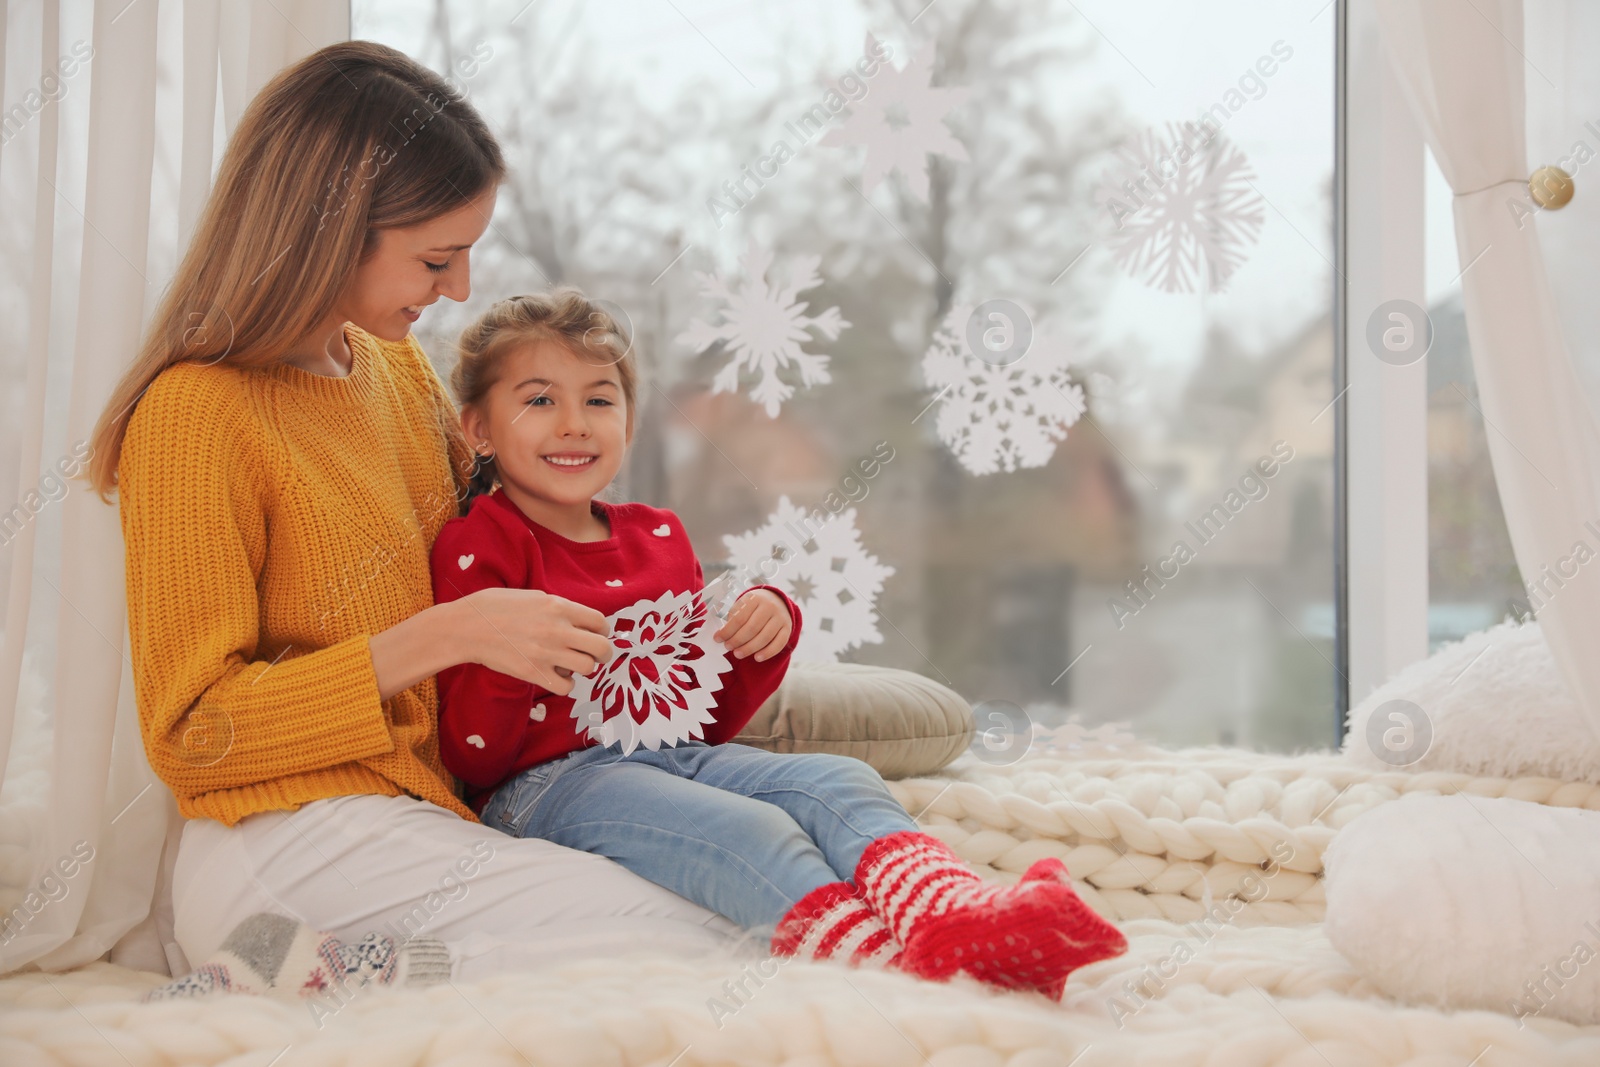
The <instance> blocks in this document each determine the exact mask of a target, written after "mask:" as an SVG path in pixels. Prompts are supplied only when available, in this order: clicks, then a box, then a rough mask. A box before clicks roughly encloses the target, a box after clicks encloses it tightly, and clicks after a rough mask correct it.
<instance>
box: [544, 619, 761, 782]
mask: <svg viewBox="0 0 1600 1067" xmlns="http://www.w3.org/2000/svg"><path fill="white" fill-rule="evenodd" d="M607 622H609V623H610V624H611V645H612V647H613V648H614V649H615V650H616V652H615V654H614V655H613V656H612V657H611V659H610V661H609V662H607V663H602V664H601V665H600V666H599V667H598V668H596V669H595V671H594V673H592V674H586V675H581V676H578V677H574V678H573V680H572V682H573V685H572V693H571V694H570V695H571V697H572V718H573V719H574V721H575V722H576V723H577V728H578V730H579V732H587V733H588V735H589V736H590V737H591V738H593V739H594V740H595V741H596V742H598V743H599V744H601V745H607V746H609V745H616V744H620V745H621V746H622V752H623V754H624V755H626V754H627V753H629V752H632V751H633V750H634V749H636V748H638V747H639V746H640V745H643V746H644V747H645V748H647V749H649V750H650V751H651V752H654V751H656V750H657V749H659V748H661V747H662V746H663V745H666V746H668V747H671V746H674V745H678V744H681V743H682V742H684V741H688V740H690V739H695V740H699V739H701V738H702V737H703V736H704V731H705V727H706V725H707V724H708V723H711V722H714V721H716V716H715V715H713V714H712V709H713V708H715V707H716V704H717V701H716V696H715V694H716V692H717V690H719V689H721V688H722V678H721V675H722V674H723V673H724V672H726V671H729V670H731V669H732V668H733V664H732V662H731V661H730V660H729V659H728V657H727V656H726V655H725V654H724V650H725V648H726V646H725V645H723V644H722V642H720V641H717V640H716V639H715V638H713V637H712V636H711V635H712V634H713V633H715V632H716V630H717V628H718V624H717V620H716V618H715V617H714V616H713V615H712V614H711V613H710V611H708V610H707V607H706V604H705V601H704V600H703V599H702V598H701V597H700V596H699V595H698V594H696V593H690V592H684V593H673V592H670V591H669V592H667V593H664V594H662V595H661V596H660V597H658V598H657V599H655V600H650V599H645V600H640V601H637V602H635V603H633V604H631V605H629V606H628V607H625V608H623V609H622V610H621V611H618V612H617V613H616V614H614V615H612V616H610V617H609V618H608V619H607Z"/></svg>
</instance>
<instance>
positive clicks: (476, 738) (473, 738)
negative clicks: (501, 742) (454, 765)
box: [467, 734, 483, 748]
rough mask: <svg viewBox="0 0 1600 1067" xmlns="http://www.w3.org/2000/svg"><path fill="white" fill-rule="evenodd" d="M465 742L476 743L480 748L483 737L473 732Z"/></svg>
mask: <svg viewBox="0 0 1600 1067" xmlns="http://www.w3.org/2000/svg"><path fill="white" fill-rule="evenodd" d="M467 744H469V745H477V746H478V747H479V748H482V747H483V738H481V737H479V736H478V735H477V734H473V735H472V736H471V737H468V738H467Z"/></svg>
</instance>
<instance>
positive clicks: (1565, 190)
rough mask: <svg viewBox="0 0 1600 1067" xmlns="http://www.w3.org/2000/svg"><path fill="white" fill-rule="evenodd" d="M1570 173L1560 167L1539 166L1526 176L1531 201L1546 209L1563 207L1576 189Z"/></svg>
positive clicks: (1551, 209) (1553, 209)
mask: <svg viewBox="0 0 1600 1067" xmlns="http://www.w3.org/2000/svg"><path fill="white" fill-rule="evenodd" d="M1576 188H1577V187H1576V186H1574V185H1573V183H1572V175H1570V174H1568V173H1567V172H1566V171H1564V170H1562V169H1561V168H1560V167H1540V168H1539V169H1538V170H1536V171H1534V172H1533V173H1532V174H1531V175H1529V177H1528V193H1529V195H1531V196H1532V197H1533V202H1534V203H1535V204H1538V205H1539V206H1540V207H1542V208H1544V209H1546V210H1547V211H1555V210H1558V209H1559V208H1564V207H1566V206H1567V204H1569V203H1570V202H1571V201H1572V194H1573V193H1574V192H1575V191H1576Z"/></svg>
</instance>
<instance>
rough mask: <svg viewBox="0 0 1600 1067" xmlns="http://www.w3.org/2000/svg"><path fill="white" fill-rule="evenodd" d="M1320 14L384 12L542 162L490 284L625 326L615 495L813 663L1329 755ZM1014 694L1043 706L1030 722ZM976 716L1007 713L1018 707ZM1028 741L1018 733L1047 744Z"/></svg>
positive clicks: (706, 9) (417, 3)
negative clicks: (597, 312) (600, 304)
mask: <svg viewBox="0 0 1600 1067" xmlns="http://www.w3.org/2000/svg"><path fill="white" fill-rule="evenodd" d="M1334 28H1335V27H1334V17H1333V10H1332V6H1331V5H1329V4H1326V3H1325V0H1307V2H1304V3H1301V2H1285V0H1270V2H1269V0H1231V2H1230V3H1227V4H1207V5H1196V4H1193V3H1190V2H1181V0H1160V2H1156V0H1146V2H1142V3H1139V4H1125V3H1116V2H1113V0H1095V2H1077V3H1072V2H1065V0H1062V2H1059V3H1056V2H1051V0H1019V2H1015V3H999V2H987V0H938V2H935V3H932V4H927V5H926V6H924V3H923V0H913V2H911V3H906V4H900V5H897V4H894V3H889V2H884V0H861V2H844V0H821V2H817V0H813V2H808V3H789V2H776V0H763V2H761V3H754V2H751V3H743V4H717V3H712V2H709V0H706V2H690V0H670V2H669V0H639V2H620V0H618V2H613V0H605V2H598V3H589V4H577V3H562V2H558V0H539V2H537V3H533V4H527V3H526V0H514V2H508V3H504V4H500V3H481V2H475V3H466V2H461V0H454V2H452V0H409V2H407V0H398V2H397V0H384V2H382V3H378V2H376V0H357V2H356V3H355V5H354V24H353V32H354V36H357V37H362V38H368V39H373V40H378V41H382V42H385V43H388V44H391V45H393V46H395V47H397V48H400V49H402V50H404V51H405V52H407V53H409V54H410V55H412V56H415V57H416V58H417V59H419V60H421V61H423V62H425V63H427V64H429V65H430V66H432V67H434V68H435V69H437V70H439V71H440V72H442V73H446V74H448V75H449V76H450V77H451V78H452V79H453V80H454V81H455V83H456V84H458V85H459V86H460V87H461V88H462V89H463V91H465V92H466V93H467V94H468V96H469V97H470V99H471V100H472V101H473V102H474V103H475V104H476V106H477V107H478V108H479V110H480V111H481V112H482V113H483V115H484V117H485V118H486V119H487V120H488V121H489V123H490V124H491V126H492V127H493V128H494V129H495V131H496V133H497V135H498V136H499V137H500V139H501V141H502V144H503V146H504V148H505V150H506V152H507V154H508V158H509V162H510V165H511V168H512V174H511V177H510V179H509V180H508V181H507V183H506V184H505V186H504V187H503V188H502V190H501V193H500V199H499V204H498V208H497V211H496V215H495V218H494V222H493V224H492V226H491V228H490V230H489V232H488V233H487V234H486V235H485V237H484V240H483V241H482V242H481V243H480V245H479V246H478V247H477V248H475V249H474V250H473V254H472V281H473V292H472V298H471V300H470V301H469V302H468V303H466V304H464V305H459V306H458V305H450V304H448V303H447V302H441V303H440V304H437V305H435V306H434V307H433V308H431V309H429V311H428V312H427V313H426V314H425V315H424V317H423V319H422V321H421V322H420V323H419V324H418V326H417V327H416V329H417V333H418V334H419V336H420V337H421V339H422V341H423V343H424V345H425V347H426V348H427V349H428V351H429V353H430V355H431V357H432V358H433V360H434V362H435V364H436V365H437V366H438V368H439V370H440V372H441V374H444V375H448V372H449V369H450V367H451V365H452V363H453V361H454V357H453V354H452V351H451V343H452V339H453V338H454V336H455V335H456V333H457V332H458V331H459V329H460V328H461V327H462V325H464V324H465V322H466V321H467V320H468V319H469V318H470V317H472V316H474V315H476V314H478V313H479V312H481V311H482V310H483V308H484V307H486V306H487V305H488V304H489V303H491V302H493V301H494V300H496V299H498V298H501V297H504V296H507V295H511V294H514V293H518V292H525V291H529V290H535V289H541V288H546V287H549V286H551V285H553V284H558V283H570V284H575V285H578V286H580V287H581V288H583V289H584V290H585V291H587V292H588V293H589V294H590V295H592V296H594V297H597V298H601V299H603V300H606V301H609V302H611V304H612V305H614V306H616V307H618V308H620V309H621V310H622V311H623V312H624V313H625V315H626V317H627V319H628V320H629V321H630V322H631V325H632V329H633V335H634V341H635V347H636V351H637V354H638V358H639V362H640V370H641V374H642V376H643V381H642V386H641V393H640V397H639V400H640V411H639V423H638V432H637V435H636V437H635V442H634V447H633V450H632V453H631V455H630V458H629V463H628V465H627V467H626V468H625V471H624V476H623V478H622V479H621V480H620V481H619V483H618V484H617V486H616V487H615V490H616V494H617V496H618V497H619V498H625V499H636V500H644V501H647V502H650V503H653V504H656V505H659V506H663V507H669V508H672V509H673V510H675V511H676V512H677V513H678V514H679V515H680V516H681V517H682V518H683V521H684V523H685V525H686V527H687V529H688V531H689V534H690V536H691V538H692V539H693V541H694V544H695V547H696V550H697V552H698V553H699V556H700V558H701V560H702V562H703V564H704V566H705V569H706V575H707V578H708V580H709V579H711V578H713V577H714V576H715V575H716V574H717V573H719V572H722V571H725V570H727V569H728V568H730V567H732V568H739V567H746V568H752V567H755V566H757V565H759V564H760V563H761V561H762V560H764V559H767V558H769V557H771V556H772V555H773V554H774V552H777V553H778V555H779V556H780V557H781V558H783V559H784V563H783V564H782V566H781V568H780V569H779V571H778V574H777V577H776V579H775V581H776V583H777V584H780V585H782V586H784V587H785V588H786V589H788V590H789V591H790V593H791V595H792V596H794V597H795V599H796V600H797V601H798V602H799V603H800V604H801V607H802V610H803V612H804V614H805V622H806V633H805V637H804V639H803V640H802V643H801V646H800V648H799V650H798V653H797V658H799V659H807V660H822V661H841V662H857V663H875V664H884V665H890V666H896V667H904V668H907V669H909V670H913V671H916V672H919V673H921V674H924V675H926V676H928V677H930V678H933V679H936V680H938V681H941V682H943V683H945V684H947V685H950V686H951V687H953V688H955V689H956V690H958V691H959V692H960V693H961V694H962V695H963V696H965V697H967V698H968V699H969V700H971V701H973V702H974V703H980V704H981V702H994V703H988V704H981V706H980V709H979V710H980V722H979V725H980V727H987V726H991V725H995V724H996V723H998V722H1000V721H1001V720H1004V721H1005V722H1006V723H1008V724H1011V725H1012V726H1013V727H1014V725H1015V724H1016V723H1018V722H1019V721H1023V720H1019V718H1018V716H1019V715H1022V714H1025V716H1026V718H1027V719H1031V720H1032V721H1033V722H1034V723H1037V724H1039V725H1043V726H1053V725H1057V724H1061V723H1063V722H1066V721H1068V718H1069V717H1070V716H1078V721H1080V722H1081V723H1083V724H1084V725H1086V726H1089V727H1094V726H1097V725H1099V724H1103V723H1111V722H1121V723H1127V724H1128V727H1127V728H1128V729H1129V730H1131V732H1132V733H1133V734H1135V735H1136V736H1138V737H1139V738H1141V739H1147V740H1151V741H1159V742H1163V743H1169V744H1194V743H1212V742H1223V743H1235V744H1242V745H1249V746H1255V747H1259V748H1269V749H1292V748H1297V747H1305V746H1312V745H1315V746H1324V745H1328V744H1331V743H1333V742H1334V740H1335V714H1334V680H1335V668H1334V665H1333V661H1334V648H1333V633H1334V609H1333V596H1332V588H1333V485H1332V469H1333V464H1332V458H1333V440H1334V420H1335V414H1336V411H1335V410H1333V409H1330V404H1331V402H1332V401H1333V399H1334V389H1333V385H1332V381H1333V379H1332V366H1333V360H1332V352H1333V348H1332V338H1331V326H1330V305H1331V295H1332V284H1331V276H1332V266H1331V263H1332V260H1333V242H1332V237H1331V223H1332V206H1331V186H1332V180H1331V176H1332V169H1333V123H1334V111H1333V89H1334V75H1333V51H1334ZM1010 706H1015V708H1019V709H1023V710H1022V711H1021V712H1015V711H1013V712H1007V711H1006V710H1005V709H1006V708H1008V707H1010ZM986 715H990V716H995V715H997V716H999V718H990V719H988V720H986V719H985V716H986ZM1017 754H1018V755H1020V752H1018V753H1017Z"/></svg>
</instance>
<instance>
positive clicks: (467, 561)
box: [456, 552, 478, 570]
mask: <svg viewBox="0 0 1600 1067" xmlns="http://www.w3.org/2000/svg"><path fill="white" fill-rule="evenodd" d="M477 558H478V556H477V554H476V553H473V552H468V553H467V554H466V555H465V556H459V557H457V558H456V566H458V567H460V568H461V569H462V570H466V569H467V568H468V567H470V566H472V561H473V560H475V559H477Z"/></svg>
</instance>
